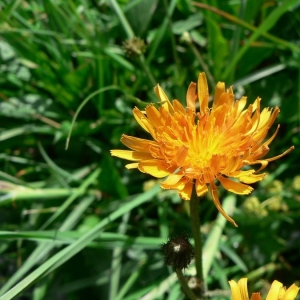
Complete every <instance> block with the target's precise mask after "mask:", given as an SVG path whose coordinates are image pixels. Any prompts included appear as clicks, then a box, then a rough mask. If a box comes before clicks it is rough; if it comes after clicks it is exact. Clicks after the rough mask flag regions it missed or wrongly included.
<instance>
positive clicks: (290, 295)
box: [282, 284, 299, 300]
mask: <svg viewBox="0 0 300 300" xmlns="http://www.w3.org/2000/svg"><path fill="white" fill-rule="evenodd" d="M298 292H299V287H298V286H296V284H292V285H291V286H290V287H289V288H288V289H287V290H286V292H285V293H284V295H283V298H282V300H294V299H295V298H296V297H297V295H298Z"/></svg>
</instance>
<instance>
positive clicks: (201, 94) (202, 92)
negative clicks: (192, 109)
mask: <svg viewBox="0 0 300 300" xmlns="http://www.w3.org/2000/svg"><path fill="white" fill-rule="evenodd" d="M197 90H198V99H199V103H200V114H201V115H203V114H204V113H205V112H206V111H207V109H208V96H209V95H208V85H207V80H206V75H205V73H204V72H202V73H200V74H199V76H198V84H197Z"/></svg>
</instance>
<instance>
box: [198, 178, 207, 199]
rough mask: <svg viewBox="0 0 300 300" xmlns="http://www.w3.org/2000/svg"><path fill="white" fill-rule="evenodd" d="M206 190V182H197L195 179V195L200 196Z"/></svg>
mask: <svg viewBox="0 0 300 300" xmlns="http://www.w3.org/2000/svg"><path fill="white" fill-rule="evenodd" d="M207 191H208V188H207V186H206V184H204V183H201V182H199V180H196V192H197V196H198V197H201V196H203V195H204V194H205V193H207Z"/></svg>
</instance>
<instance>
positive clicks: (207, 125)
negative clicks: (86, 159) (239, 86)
mask: <svg viewBox="0 0 300 300" xmlns="http://www.w3.org/2000/svg"><path fill="white" fill-rule="evenodd" d="M154 91H155V93H156V95H157V97H158V98H159V100H160V101H161V102H160V107H159V108H158V109H157V108H156V107H155V106H154V105H153V104H150V105H148V106H147V107H146V109H145V112H142V111H140V110H139V109H138V108H134V109H133V115H134V117H135V119H136V121H137V122H138V123H139V124H140V126H141V127H142V128H143V129H144V130H145V131H147V132H148V133H149V134H150V135H151V136H152V138H153V140H146V139H140V138H137V137H132V136H128V135H123V136H122V138H121V141H122V143H123V144H124V145H125V146H127V147H128V148H130V149H132V151H131V150H111V154H112V155H113V156H117V157H120V158H124V159H127V160H131V161H134V163H131V164H128V165H126V167H127V168H128V169H133V168H138V169H139V170H140V171H141V172H143V173H148V174H150V175H152V176H154V177H157V178H163V177H166V176H168V177H167V179H166V180H165V181H164V182H163V183H162V184H161V187H162V188H164V189H174V190H178V192H179V195H180V196H181V197H182V198H183V199H184V200H189V199H190V197H191V193H192V189H193V185H194V182H195V188H196V192H197V195H198V196H202V195H204V194H205V193H206V192H207V191H208V186H209V188H210V192H211V195H212V199H213V201H214V203H215V205H216V207H217V209H218V210H219V211H220V213H222V214H223V216H224V217H225V218H226V219H227V220H229V221H230V222H232V223H233V224H235V222H234V220H233V219H231V218H230V217H229V216H228V215H227V214H226V212H225V211H224V210H223V208H222V206H221V203H220V201H219V198H218V193H217V187H216V184H215V180H218V181H219V182H220V183H221V184H222V186H223V187H224V188H225V189H227V190H228V191H230V192H233V193H235V194H240V195H246V194H249V193H250V192H251V191H252V190H253V188H252V187H251V186H249V185H248V184H251V183H254V182H257V181H259V180H262V179H263V177H264V175H265V174H264V173H262V174H257V172H258V171H260V170H261V169H264V168H265V167H266V166H267V164H268V162H270V161H273V160H276V159H278V158H280V157H282V156H283V155H285V154H287V153H288V152H290V151H291V150H292V149H293V147H291V148H290V149H288V150H287V151H285V152H284V153H283V154H281V155H278V156H275V157H273V158H268V159H262V157H263V156H265V155H266V154H267V153H268V151H269V144H270V143H271V142H272V141H273V139H274V138H275V136H276V134H277V132H278V129H279V126H278V127H277V130H276V131H275V133H274V134H273V135H272V136H271V137H270V138H269V139H268V140H266V136H267V134H268V131H269V129H270V127H271V126H272V124H273V123H274V121H275V119H276V117H277V115H278V113H279V108H278V107H275V108H274V109H273V110H272V109H269V108H265V109H263V110H262V111H260V98H257V99H256V100H255V102H254V103H253V104H251V105H249V106H248V108H247V109H245V110H244V107H245V106H246V101H247V99H246V97H242V98H241V99H240V100H239V101H236V100H234V94H233V90H232V87H230V88H229V89H227V90H225V84H224V83H223V82H219V83H218V84H217V86H216V91H215V97H214V101H213V104H212V107H211V108H209V107H208V98H209V93H208V85H207V80H206V75H205V73H201V74H199V77H198V83H197V84H196V83H194V82H192V83H191V84H190V86H189V88H188V90H187V95H186V102H187V107H186V108H185V107H183V106H182V104H181V103H180V102H179V101H178V100H173V101H172V102H170V100H169V99H168V97H167V96H166V94H165V93H164V91H163V90H162V88H161V87H160V86H159V85H157V86H156V87H155V88H154ZM197 98H198V101H199V106H200V111H199V112H197V110H196V107H197V104H198V103H197ZM254 164H260V165H261V167H260V168H259V170H258V171H255V170H254V169H248V170H243V169H242V168H243V167H244V166H247V165H254ZM238 181H239V182H238ZM235 225H236V224H235Z"/></svg>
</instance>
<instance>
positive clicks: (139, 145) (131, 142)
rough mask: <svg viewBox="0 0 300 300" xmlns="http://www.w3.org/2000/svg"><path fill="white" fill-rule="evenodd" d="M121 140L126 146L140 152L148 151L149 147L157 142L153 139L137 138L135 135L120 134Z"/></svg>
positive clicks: (155, 145) (154, 145)
mask: <svg viewBox="0 0 300 300" xmlns="http://www.w3.org/2000/svg"><path fill="white" fill-rule="evenodd" d="M121 142H122V143H123V144H124V145H125V146H126V147H128V148H130V149H132V150H136V151H140V152H149V151H150V147H157V146H158V145H157V143H156V142H155V141H149V140H144V139H139V138H137V137H133V136H129V135H125V134H123V135H122V138H121Z"/></svg>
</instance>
